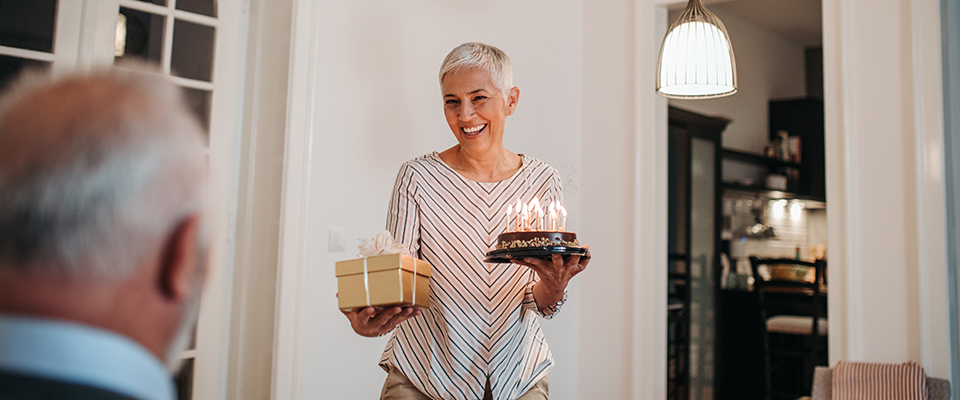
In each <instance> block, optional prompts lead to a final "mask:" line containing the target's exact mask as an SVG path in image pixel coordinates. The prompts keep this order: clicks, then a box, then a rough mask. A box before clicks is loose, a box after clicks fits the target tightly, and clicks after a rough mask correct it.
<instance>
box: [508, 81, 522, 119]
mask: <svg viewBox="0 0 960 400" xmlns="http://www.w3.org/2000/svg"><path fill="white" fill-rule="evenodd" d="M519 101H520V88H518V87H516V86H514V87H513V88H512V89H510V91H509V92H507V115H513V111H514V110H516V109H517V103H518V102H519Z"/></svg>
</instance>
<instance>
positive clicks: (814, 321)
mask: <svg viewBox="0 0 960 400" xmlns="http://www.w3.org/2000/svg"><path fill="white" fill-rule="evenodd" d="M825 266H826V264H825V262H824V261H822V260H818V261H816V262H807V261H801V260H794V259H782V258H777V259H761V258H757V257H750V267H751V269H752V271H753V277H754V283H753V291H754V293H756V295H757V298H758V301H759V305H760V314H761V315H760V317H761V320H762V321H764V322H765V323H764V325H763V326H764V327H765V328H766V329H765V330H764V335H763V339H764V342H763V349H764V361H765V366H766V368H765V371H766V374H765V375H766V376H765V386H766V393H767V398H768V399H790V400H794V399H797V398H798V397H802V396H805V395H809V394H810V393H809V390H810V388H811V386H812V382H813V371H814V368H815V366H817V365H818V364H821V365H822V364H826V363H827V345H826V342H827V341H826V336H827V318H826V311H825V310H826V299H825V297H824V290H823V286H822V284H823V282H824V279H823V276H824V269H825ZM790 378H799V380H795V379H790Z"/></svg>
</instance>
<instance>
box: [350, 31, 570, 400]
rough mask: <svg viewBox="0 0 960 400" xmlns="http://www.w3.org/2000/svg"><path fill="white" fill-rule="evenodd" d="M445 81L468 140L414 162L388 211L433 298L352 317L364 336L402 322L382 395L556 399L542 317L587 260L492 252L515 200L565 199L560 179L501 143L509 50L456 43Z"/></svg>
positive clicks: (511, 91) (386, 357)
mask: <svg viewBox="0 0 960 400" xmlns="http://www.w3.org/2000/svg"><path fill="white" fill-rule="evenodd" d="M440 86H441V89H442V94H443V101H444V106H443V110H444V115H445V116H446V119H447V124H448V125H449V126H450V130H451V131H453V134H454V136H455V137H456V138H457V142H458V144H457V145H456V146H453V147H451V148H449V149H447V150H445V151H443V152H441V153H436V152H434V153H431V154H427V155H425V156H422V157H419V158H416V159H414V160H411V161H408V162H406V163H404V165H403V166H402V167H401V168H400V173H399V175H398V177H397V182H396V185H395V186H394V192H393V196H392V198H391V200H390V208H389V210H388V212H387V229H388V230H390V231H391V233H393V235H394V237H395V238H397V240H398V241H400V242H402V243H404V244H406V245H407V246H408V247H409V249H410V254H411V255H414V256H417V257H419V258H421V259H424V260H426V261H429V262H430V263H431V264H432V265H433V271H432V278H431V285H430V303H431V307H430V308H429V309H425V310H422V311H421V310H417V309H415V308H413V307H408V308H401V307H393V308H390V309H385V310H383V311H381V312H379V313H377V312H376V311H375V310H374V309H373V308H372V307H368V308H365V309H363V310H359V311H353V312H350V313H347V317H348V318H349V319H350V322H351V325H352V327H353V329H354V330H355V331H356V332H357V333H358V334H360V335H363V336H371V337H372V336H379V335H384V334H387V333H390V332H391V331H393V332H394V333H393V336H392V337H391V338H390V341H389V342H388V344H387V347H386V349H385V350H384V352H383V357H382V358H381V362H380V366H381V367H383V368H384V369H385V370H386V371H387V372H388V376H387V381H386V382H385V384H384V387H383V392H382V394H381V399H481V398H483V399H496V400H507V399H509V400H513V399H524V400H529V399H546V398H547V396H548V382H547V373H548V372H549V371H550V369H551V368H552V367H553V356H552V355H551V354H550V350H549V348H548V346H547V344H546V342H545V341H544V338H543V334H542V332H541V330H540V324H539V322H538V320H537V319H536V316H538V315H539V316H541V317H544V318H548V319H549V318H552V317H553V316H554V315H556V313H557V312H558V311H559V310H560V307H561V305H562V304H563V302H564V300H565V299H566V287H567V283H568V282H569V281H570V279H571V278H573V276H574V275H576V274H577V273H579V272H581V271H583V270H584V268H586V266H587V263H588V260H584V261H581V260H580V256H571V257H569V258H567V259H566V260H564V259H563V258H561V257H560V256H558V255H554V256H553V259H552V260H540V259H535V258H526V259H523V260H514V264H487V263H484V262H483V259H484V255H485V253H486V252H487V251H489V250H490V248H491V246H492V245H493V243H494V242H495V240H496V238H497V236H498V235H499V234H500V233H502V230H503V227H504V226H505V223H504V219H505V218H506V217H507V215H506V210H507V207H508V206H510V205H511V204H514V203H516V202H517V199H521V200H522V201H524V202H527V201H529V200H530V199H532V198H538V199H540V200H541V202H544V203H546V202H549V201H552V200H554V199H558V200H559V199H561V197H562V188H561V185H560V178H559V175H558V174H557V171H556V170H555V169H553V168H552V167H550V166H548V165H547V164H545V163H543V162H542V161H539V160H536V159H533V158H530V157H527V156H524V155H521V154H515V153H512V152H510V151H508V150H507V149H505V148H504V147H503V132H504V123H505V122H506V118H507V116H509V115H511V114H513V112H514V110H515V109H516V107H517V102H518V100H519V98H520V89H518V88H516V87H513V83H512V72H511V67H510V59H509V58H507V56H506V54H504V53H503V51H501V50H500V49H498V48H496V47H493V46H489V45H486V44H482V43H464V44H462V45H460V46H458V47H457V48H455V49H453V50H452V51H451V52H450V54H448V55H447V57H446V59H444V61H443V64H442V65H441V68H440ZM585 258H588V257H585ZM395 328H396V330H395V331H394V329H395Z"/></svg>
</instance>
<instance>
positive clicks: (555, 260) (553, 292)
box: [513, 246, 590, 310]
mask: <svg viewBox="0 0 960 400" xmlns="http://www.w3.org/2000/svg"><path fill="white" fill-rule="evenodd" d="M583 248H585V249H586V250H587V254H586V257H580V256H578V255H573V256H570V257H569V258H567V259H566V260H564V259H563V257H562V256H560V255H559V254H554V255H553V256H552V257H551V259H550V260H543V259H540V258H533V257H527V258H524V259H522V260H521V259H516V260H513V262H514V263H515V264H519V265H523V266H526V267H529V268H530V269H532V270H534V271H536V272H537V275H538V276H539V277H540V282H538V283H537V284H536V285H535V286H534V287H533V291H534V293H533V296H534V298H536V299H537V308H539V309H541V310H543V309H544V308H546V307H549V306H552V305H554V304H556V303H557V302H559V301H560V300H562V299H563V292H564V291H565V290H566V289H567V283H569V282H570V279H572V278H573V277H574V276H575V275H577V274H579V273H581V272H583V270H584V269H586V268H587V264H589V263H590V246H583Z"/></svg>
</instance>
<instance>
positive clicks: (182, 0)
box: [177, 0, 217, 17]
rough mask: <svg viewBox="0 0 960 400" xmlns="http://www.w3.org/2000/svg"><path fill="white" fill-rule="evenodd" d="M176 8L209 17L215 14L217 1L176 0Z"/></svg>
mask: <svg viewBox="0 0 960 400" xmlns="http://www.w3.org/2000/svg"><path fill="white" fill-rule="evenodd" d="M177 9H178V10H183V11H189V12H192V13H197V14H202V15H206V16H210V17H216V16H217V2H216V1H214V0H177Z"/></svg>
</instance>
